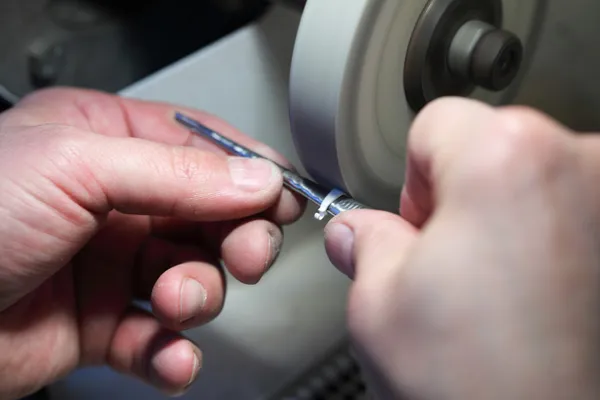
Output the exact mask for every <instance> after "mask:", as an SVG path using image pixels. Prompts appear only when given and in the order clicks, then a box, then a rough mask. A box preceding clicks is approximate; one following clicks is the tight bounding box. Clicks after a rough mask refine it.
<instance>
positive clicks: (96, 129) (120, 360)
mask: <svg viewBox="0 0 600 400" xmlns="http://www.w3.org/2000/svg"><path fill="white" fill-rule="evenodd" d="M177 110H180V111H182V112H185V113H187V114H189V115H191V116H193V117H194V118H197V119H198V120H200V121H202V122H203V123H205V124H206V125H209V126H211V127H213V128H214V129H216V130H219V131H222V132H223V133H224V134H226V135H227V136H230V137H231V138H232V139H235V140H238V141H239V142H241V143H243V144H245V145H246V146H248V147H250V148H253V149H254V150H256V151H257V152H259V153H262V154H264V155H265V156H268V157H271V158H274V159H275V160H277V161H279V162H281V163H283V164H285V160H283V159H282V158H281V156H278V155H277V154H275V153H274V152H273V150H270V149H268V148H267V147H266V146H265V145H262V144H260V143H257V142H256V141H254V140H252V139H250V138H248V137H246V136H244V135H243V134H241V133H239V132H238V131H236V130H235V129H234V128H232V127H231V126H229V125H227V124H226V123H225V122H223V121H220V120H218V119H217V118H215V117H213V116H210V115H207V114H206V113H202V112H198V111H194V110H189V109H184V108H177ZM175 111H176V108H175V107H174V106H171V105H167V104H158V103H152V102H144V101H137V100H130V99H122V98H119V97H116V96H111V95H107V94H102V93H97V92H93V91H84V90H66V89H52V90H45V91H42V92H39V93H36V94H34V95H32V96H29V97H28V98H26V99H24V100H23V101H22V102H20V103H19V104H18V105H17V106H16V107H15V108H13V109H12V110H10V111H8V112H6V113H4V114H2V115H1V116H0V193H1V194H2V196H1V197H0V354H1V356H0V398H2V399H5V398H18V397H20V396H24V395H27V394H28V393H31V392H33V391H35V390H36V389H38V388H39V387H41V386H44V385H46V384H49V383H51V382H53V381H54V380H56V379H58V378H60V377H62V376H64V375H65V374H67V373H69V372H70V371H71V370H73V369H74V368H76V367H78V366H82V365H99V364H108V365H110V366H111V367H113V368H114V369H116V370H117V371H119V372H122V373H125V374H129V375H133V376H136V377H138V378H139V379H142V380H144V381H146V382H149V383H151V384H153V385H154V386H156V387H158V388H159V389H161V390H163V391H165V392H167V393H170V394H177V393H181V392H182V391H184V390H185V389H186V388H187V387H188V386H189V385H190V384H191V383H192V382H193V381H194V379H195V378H196V376H197V373H198V370H199V369H200V365H201V353H200V350H199V349H198V348H197V347H196V346H195V345H194V344H193V343H191V342H190V341H188V340H187V339H185V338H184V337H183V336H181V335H180V334H179V331H181V330H184V329H189V328H193V327H196V326H199V325H201V324H204V323H206V322H208V321H210V320H211V319H213V318H214V317H215V316H217V315H218V314H219V312H220V311H221V308H222V306H223V301H224V296H225V285H224V282H223V276H222V271H221V270H220V268H219V262H218V261H219V259H222V260H223V262H224V264H225V265H226V267H227V269H228V270H229V272H231V274H232V275H233V276H234V277H236V278H237V279H238V280H240V281H242V282H244V283H248V284H254V283H257V282H258V281H259V280H260V278H261V276H262V275H263V274H264V273H265V272H266V271H267V270H268V268H269V267H270V266H271V265H272V264H273V262H274V260H275V259H276V257H277V254H278V251H279V249H280V248H281V243H282V240H283V236H282V231H281V228H280V226H281V225H282V224H288V223H292V222H293V221H295V220H296V219H298V218H299V217H300V216H301V214H302V212H303V207H304V203H303V202H302V201H300V200H299V199H297V198H296V197H295V196H294V195H292V193H290V192H288V191H286V190H282V181H281V175H280V174H276V173H275V172H269V171H275V169H274V167H272V166H268V164H265V163H264V162H262V164H261V165H263V169H262V171H263V172H267V173H269V174H265V173H262V175H261V178H260V186H258V185H257V182H258V181H257V179H256V178H255V179H254V180H248V175H247V174H248V171H249V170H248V169H243V167H240V166H239V164H231V158H229V157H228V156H226V155H225V154H224V153H223V152H221V151H220V150H218V149H217V148H216V147H214V146H213V145H211V144H209V143H207V142H205V141H203V140H202V139H200V138H198V137H196V136H195V135H193V134H191V133H189V132H188V131H187V130H186V129H184V128H182V127H181V126H179V125H178V124H177V123H176V122H175V121H174V120H173V116H174V112H175ZM246 161H248V160H245V161H241V162H242V163H246ZM227 165H229V166H230V167H229V168H228V167H227ZM233 165H236V167H232V166H233ZM243 165H247V164H243ZM255 165H258V164H255ZM264 167H267V168H264ZM235 168H237V170H235ZM228 171H229V172H228ZM231 171H233V172H231ZM234 172H235V173H234ZM276 172H278V171H276ZM230 174H231V175H230ZM236 174H237V176H240V174H241V178H243V179H242V180H243V184H241V185H234V184H233V181H235V182H239V181H240V179H237V180H236V179H235V177H234V175H236ZM255 175H256V174H255ZM269 176H270V177H271V178H269ZM269 179H270V180H269ZM250 183H251V185H250ZM263 183H264V184H263ZM184 289H186V290H184ZM134 299H140V300H151V302H152V307H153V312H154V315H151V314H148V313H146V312H143V311H141V310H139V309H136V308H134V307H132V305H131V303H132V301H133V300H134Z"/></svg>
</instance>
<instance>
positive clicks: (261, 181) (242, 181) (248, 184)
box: [229, 157, 279, 192]
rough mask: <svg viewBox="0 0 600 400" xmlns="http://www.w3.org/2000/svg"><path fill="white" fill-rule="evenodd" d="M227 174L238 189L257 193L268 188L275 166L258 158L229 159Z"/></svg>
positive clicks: (275, 169)
mask: <svg viewBox="0 0 600 400" xmlns="http://www.w3.org/2000/svg"><path fill="white" fill-rule="evenodd" d="M229 173H230V174H231V179H232V181H233V183H234V185H236V186H237V187H238V188H240V189H242V190H245V191H248V192H258V191H260V190H263V189H265V188H266V187H268V186H269V184H270V183H271V181H272V180H273V177H274V176H275V174H276V173H279V171H278V170H277V168H276V167H275V165H274V164H273V163H272V162H270V161H267V160H262V159H258V158H241V157H230V158H229Z"/></svg>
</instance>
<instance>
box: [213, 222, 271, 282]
mask: <svg viewBox="0 0 600 400" xmlns="http://www.w3.org/2000/svg"><path fill="white" fill-rule="evenodd" d="M222 235H223V237H222V241H221V257H222V259H223V263H224V264H225V266H226V268H227V270H228V271H229V272H230V273H231V274H232V275H233V276H234V277H235V278H236V279H238V280H239V281H240V282H243V283H247V284H256V283H258V282H259V281H260V279H261V278H262V277H263V275H264V274H265V273H266V272H267V271H268V270H269V269H270V268H271V266H272V265H273V264H274V263H275V261H276V260H277V257H278V256H279V253H280V251H281V247H282V245H283V231H282V230H281V229H280V228H279V227H278V226H277V225H275V224H273V223H272V222H270V221H266V220H260V219H256V220H249V221H243V222H241V223H239V224H237V225H234V226H230V227H229V229H226V230H224V231H222Z"/></svg>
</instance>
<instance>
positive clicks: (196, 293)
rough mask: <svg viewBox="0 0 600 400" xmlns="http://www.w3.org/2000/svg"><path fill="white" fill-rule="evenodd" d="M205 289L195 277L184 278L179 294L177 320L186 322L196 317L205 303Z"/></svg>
mask: <svg viewBox="0 0 600 400" xmlns="http://www.w3.org/2000/svg"><path fill="white" fill-rule="evenodd" d="M206 297H207V294H206V289H204V286H202V285H201V284H200V282H198V281H197V280H195V279H192V278H185V279H184V281H183V283H182V284H181V293H180V294H179V307H180V308H179V321H180V322H186V321H189V320H190V319H192V318H194V317H196V316H197V315H198V314H200V312H201V311H202V309H203V308H204V305H205V304H206Z"/></svg>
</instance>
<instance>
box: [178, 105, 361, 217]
mask: <svg viewBox="0 0 600 400" xmlns="http://www.w3.org/2000/svg"><path fill="white" fill-rule="evenodd" d="M175 120H176V121H177V122H178V123H180V124H181V125H183V126H185V127H186V128H188V129H189V130H190V131H191V132H193V133H195V134H197V135H199V136H201V137H203V138H205V139H207V140H209V141H210V142H212V143H214V144H216V145H217V146H219V147H220V148H222V149H223V150H225V151H226V152H227V153H229V154H232V155H236V156H239V157H245V158H262V159H264V160H268V161H271V162H272V163H274V164H275V165H277V167H279V169H280V170H281V173H282V174H283V183H284V185H285V186H286V187H287V188H289V189H291V190H293V191H294V192H296V193H299V194H300V195H302V196H303V197H305V198H306V199H308V200H310V201H312V202H313V203H314V204H316V205H317V207H318V209H317V212H316V213H315V215H314V217H315V219H317V220H318V221H321V220H323V219H324V218H325V216H326V215H327V214H329V215H332V216H336V215H338V214H340V213H342V212H344V211H350V210H357V209H366V208H368V207H366V206H364V205H363V204H361V203H359V202H358V201H356V200H355V199H353V198H352V197H351V196H349V195H347V194H346V193H344V192H343V191H341V190H338V189H327V188H325V187H324V186H322V185H320V184H318V183H317V182H314V181H312V180H310V179H307V178H304V177H302V176H300V175H298V174H297V173H295V172H294V171H292V170H290V169H288V168H285V167H283V166H281V165H279V164H278V163H276V162H274V161H273V160H271V159H269V158H267V157H264V156H262V155H260V154H258V153H256V152H254V151H252V150H250V149H249V148H247V147H245V146H243V145H241V144H239V143H237V142H235V141H233V140H231V139H229V138H227V137H225V136H223V135H222V134H220V133H218V132H216V131H214V130H213V129H211V128H209V127H207V126H205V125H203V124H201V123H200V122H198V121H196V120H194V119H192V118H190V117H188V116H186V115H183V114H181V113H179V112H177V113H175Z"/></svg>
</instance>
